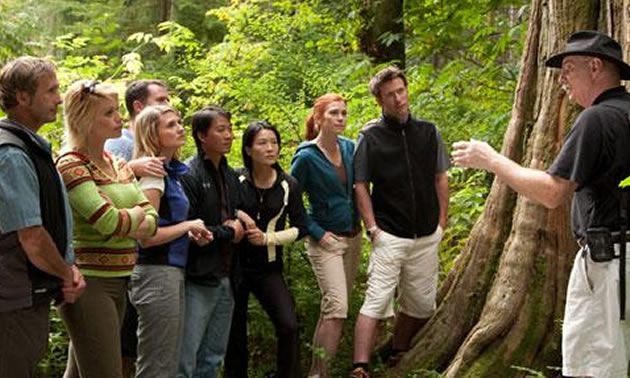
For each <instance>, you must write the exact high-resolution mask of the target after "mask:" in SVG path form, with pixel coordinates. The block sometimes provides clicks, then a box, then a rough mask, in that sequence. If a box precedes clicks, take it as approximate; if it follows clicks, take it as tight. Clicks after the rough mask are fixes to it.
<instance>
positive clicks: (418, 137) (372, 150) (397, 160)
mask: <svg viewBox="0 0 630 378" xmlns="http://www.w3.org/2000/svg"><path fill="white" fill-rule="evenodd" d="M369 88H370V91H371V92H372V94H373V95H374V97H375V98H376V101H377V102H378V104H379V105H380V106H381V108H382V111H383V116H382V117H381V118H380V119H378V120H375V121H371V122H369V123H368V124H367V125H366V126H365V127H364V128H363V130H362V131H361V133H360V134H359V140H358V142H357V148H356V150H355V155H354V170H355V176H354V177H355V193H356V201H357V207H358V209H359V213H360V214H361V218H362V219H363V223H364V224H365V228H366V230H367V232H368V236H369V237H370V240H371V241H372V254H371V255H370V263H369V267H368V282H367V290H366V292H365V300H364V302H363V306H362V307H361V310H360V313H359V316H358V318H357V323H356V326H355V330H354V367H353V371H352V374H351V377H354V378H366V377H368V373H367V369H368V362H369V358H370V353H371V351H372V348H373V346H374V339H375V335H376V330H377V327H378V323H379V321H380V320H381V319H385V318H389V317H391V316H393V315H394V311H393V300H394V293H395V290H396V287H398V290H399V297H398V299H399V303H400V306H399V309H398V312H397V314H396V324H395V326H394V339H393V347H392V355H391V357H390V360H389V361H388V362H389V363H390V364H395V363H396V362H397V361H398V359H400V357H401V356H402V354H403V353H404V352H406V351H407V350H408V349H409V346H410V342H411V338H412V337H413V336H414V335H415V334H416V332H417V331H418V330H419V329H420V327H421V326H422V325H423V324H424V323H425V322H426V321H427V319H428V318H429V317H430V316H431V315H432V314H433V311H434V310H435V294H436V288H437V274H438V264H439V261H438V254H437V252H438V245H439V243H440V240H441V239H442V234H443V232H444V228H445V227H446V217H447V209H448V178H447V176H446V170H447V169H448V168H449V161H448V155H447V154H446V149H445V148H444V143H443V142H442V138H441V136H440V133H439V131H438V129H437V127H436V126H435V125H433V124H432V123H429V122H426V121H421V120H418V119H415V118H413V117H412V116H411V115H410V114H409V98H408V92H407V79H406V78H405V75H404V73H403V72H402V71H401V70H399V69H398V68H395V67H388V68H385V69H384V70H382V71H380V72H379V73H377V74H376V75H375V76H374V78H373V79H372V80H371V81H370V84H369ZM412 150H413V151H415V152H414V153H412V152H411V151H412ZM370 184H371V185H372V191H371V193H370V190H369V185H370Z"/></svg>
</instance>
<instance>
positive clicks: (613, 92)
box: [593, 85, 626, 105]
mask: <svg viewBox="0 0 630 378" xmlns="http://www.w3.org/2000/svg"><path fill="white" fill-rule="evenodd" d="M624 93H626V88H625V87H624V86H622V85H620V86H618V87H613V88H609V89H606V90H605V91H603V92H602V93H600V94H599V96H597V98H596V99H595V101H593V105H597V104H599V103H600V102H602V101H605V100H608V99H611V98H614V97H619V96H620V95H622V94H624Z"/></svg>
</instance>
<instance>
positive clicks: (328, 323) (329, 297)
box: [291, 93, 361, 377]
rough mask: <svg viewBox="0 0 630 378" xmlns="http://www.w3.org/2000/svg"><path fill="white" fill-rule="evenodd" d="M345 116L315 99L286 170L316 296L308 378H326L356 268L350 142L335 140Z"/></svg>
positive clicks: (334, 99) (324, 99) (332, 99)
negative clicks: (303, 197)
mask: <svg viewBox="0 0 630 378" xmlns="http://www.w3.org/2000/svg"><path fill="white" fill-rule="evenodd" d="M346 117H347V109H346V103H345V100H344V98H343V97H341V96H340V95H338V94H335V93H328V94H325V95H323V96H321V97H320V98H318V99H317V101H316V102H315V105H314V106H313V110H312V113H311V115H310V116H309V117H308V119H307V120H306V139H307V141H306V142H304V143H302V144H300V146H299V147H298V149H297V151H296V153H295V156H294V157H293V162H292V165H291V175H292V176H293V177H295V178H296V179H297V180H298V181H299V182H300V185H301V188H302V189H303V191H304V192H305V193H307V195H308V198H309V203H310V208H309V211H308V216H307V228H308V233H309V237H308V239H307V241H306V248H307V252H308V256H309V259H310V261H311V264H312V266H313V271H314V272H315V276H316V277H317V282H318V284H319V288H320V290H321V292H322V301H321V308H320V316H319V320H318V322H317V327H316V328H315V334H314V335H313V350H314V353H313V361H312V365H311V370H310V373H309V376H310V377H328V364H327V362H328V361H329V360H331V359H332V358H334V356H335V354H336V352H337V346H338V345H339V339H340V337H341V331H342V328H343V320H344V319H345V318H347V316H348V302H349V297H350V292H351V291H352V284H353V282H354V279H355V277H356V273H357V268H358V265H359V255H360V250H361V234H360V225H359V214H358V211H357V210H356V207H355V203H354V193H353V189H352V184H353V182H354V174H353V170H352V155H353V153H354V143H353V142H352V141H351V140H349V139H347V138H344V137H342V136H341V134H342V133H343V131H344V129H345V127H346ZM322 349H323V351H324V352H325V356H324V358H322V357H321V353H320V350H322Z"/></svg>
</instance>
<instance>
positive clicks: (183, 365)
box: [177, 107, 243, 378]
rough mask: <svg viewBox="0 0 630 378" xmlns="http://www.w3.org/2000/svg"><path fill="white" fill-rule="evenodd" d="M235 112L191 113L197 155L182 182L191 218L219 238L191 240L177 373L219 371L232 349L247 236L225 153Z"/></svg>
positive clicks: (235, 181) (212, 374)
mask: <svg viewBox="0 0 630 378" xmlns="http://www.w3.org/2000/svg"><path fill="white" fill-rule="evenodd" d="M230 118H231V116H230V113H228V112H226V111H224V110H223V109H221V108H218V107H208V108H205V109H202V110H200V111H198V112H196V113H195V114H193V116H192V134H193V138H194V140H195V144H196V146H197V156H195V157H194V158H192V160H191V161H190V162H189V164H188V165H189V167H190V171H189V172H188V173H187V174H186V175H185V176H184V177H183V178H182V184H183V186H184V190H185V192H186V195H187V196H188V199H189V201H190V214H189V217H190V219H198V218H201V219H203V221H204V223H205V224H206V227H207V228H208V229H209V230H210V231H212V234H213V236H214V241H212V242H211V243H210V244H208V245H206V246H203V247H200V246H198V245H196V243H191V244H190V250H189V252H190V253H189V255H188V264H187V267H186V319H185V324H184V340H185V342H184V344H183V346H182V355H181V357H180V364H179V369H178V370H179V371H178V375H177V376H178V377H192V376H198V377H209V378H214V377H216V375H217V371H218V369H219V367H220V365H221V362H222V361H223V357H224V356H225V352H226V349H227V342H228V337H229V333H230V323H231V321H232V310H233V308H234V299H233V293H232V285H231V283H230V279H231V276H232V274H231V273H232V271H233V267H232V265H233V258H234V254H233V249H234V246H233V243H238V242H239V241H240V240H241V238H242V237H243V227H242V226H241V224H240V222H239V221H238V220H236V206H237V204H238V179H237V176H236V174H235V172H234V171H233V170H232V168H230V166H229V165H228V164H227V159H226V158H225V155H226V154H227V153H229V152H230V149H231V148H232V141H233V140H234V134H233V133H232V124H231V123H230Z"/></svg>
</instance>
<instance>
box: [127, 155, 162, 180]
mask: <svg viewBox="0 0 630 378" xmlns="http://www.w3.org/2000/svg"><path fill="white" fill-rule="evenodd" d="M165 159H166V158H165V157H163V156H160V157H149V156H145V157H141V158H138V159H133V160H131V161H130V162H129V163H128V164H129V167H130V168H131V170H132V171H133V174H134V175H136V177H144V176H155V177H164V176H166V170H164V160H165Z"/></svg>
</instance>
